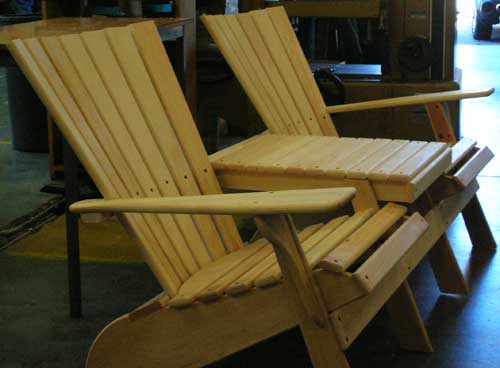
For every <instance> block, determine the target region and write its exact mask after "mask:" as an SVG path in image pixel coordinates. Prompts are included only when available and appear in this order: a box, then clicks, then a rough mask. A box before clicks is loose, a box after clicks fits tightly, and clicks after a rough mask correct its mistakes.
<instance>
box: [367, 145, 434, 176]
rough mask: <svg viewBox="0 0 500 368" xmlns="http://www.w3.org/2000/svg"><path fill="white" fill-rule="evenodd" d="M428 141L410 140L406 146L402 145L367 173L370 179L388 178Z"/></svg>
mask: <svg viewBox="0 0 500 368" xmlns="http://www.w3.org/2000/svg"><path fill="white" fill-rule="evenodd" d="M426 144H427V143H426V142H409V143H408V144H407V145H406V146H404V147H402V148H401V149H400V150H399V151H397V152H396V153H394V154H392V155H391V157H388V158H387V159H386V160H384V161H382V162H380V163H379V164H378V165H376V166H375V167H373V168H372V170H370V171H369V172H368V174H367V176H368V179H370V180H375V181H385V180H388V179H389V177H390V174H391V173H392V172H394V171H395V170H396V169H397V168H398V167H400V166H401V165H402V164H403V163H404V162H405V161H406V160H408V158H409V157H411V156H413V155H414V154H415V153H417V152H418V151H419V150H420V149H422V147H423V146H425V145H426Z"/></svg>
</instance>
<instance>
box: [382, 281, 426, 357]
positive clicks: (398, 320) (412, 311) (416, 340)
mask: <svg viewBox="0 0 500 368" xmlns="http://www.w3.org/2000/svg"><path fill="white" fill-rule="evenodd" d="M386 309H387V311H388V313H389V316H390V318H391V320H392V322H393V324H394V328H395V330H396V334H397V336H398V339H399V345H400V346H401V348H403V349H406V350H410V351H420V352H426V353H432V352H433V348H432V343H431V339H430V338H429V334H428V333H427V330H426V328H425V326H424V321H423V320H422V317H421V316H420V313H419V311H418V307H417V303H416V302H415V297H414V296H413V292H412V291H411V288H410V285H409V284H408V281H405V282H403V284H402V285H401V286H400V287H399V288H398V289H397V290H396V292H395V293H394V294H392V296H391V298H390V299H389V300H388V301H387V304H386Z"/></svg>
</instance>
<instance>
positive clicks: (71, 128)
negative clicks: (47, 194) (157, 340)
mask: <svg viewBox="0 0 500 368" xmlns="http://www.w3.org/2000/svg"><path fill="white" fill-rule="evenodd" d="M9 51H10V52H11V54H12V55H13V57H14V58H15V60H16V62H17V64H18V65H19V66H20V68H21V69H22V70H23V72H24V73H25V75H26V76H27V77H28V79H29V80H30V82H31V84H32V86H33V87H34V89H35V90H36V91H37V93H38V95H39V96H40V98H41V100H42V101H43V102H44V104H45V106H47V108H48V109H49V112H50V113H51V115H52V116H53V117H54V118H55V120H56V121H57V122H58V123H59V126H60V128H61V131H62V132H63V134H64V135H65V137H66V138H67V139H68V142H69V143H70V144H71V145H72V146H73V147H74V150H75V152H76V154H77V155H78V156H79V157H80V160H81V161H82V163H83V164H84V165H85V167H86V168H87V170H88V172H89V174H90V175H91V176H92V178H93V180H94V181H95V183H96V185H98V186H99V187H100V188H102V189H103V190H104V194H106V195H108V196H109V197H114V196H118V194H117V193H116V191H115V189H114V186H113V184H112V183H111V182H110V178H109V177H107V176H106V175H105V171H104V169H103V167H102V166H101V165H102V163H101V161H99V160H98V159H97V157H95V156H94V153H93V152H92V149H91V148H90V147H89V145H88V143H87V142H86V141H85V140H84V139H83V138H82V136H81V135H80V133H79V130H78V129H77V127H76V126H75V124H74V123H73V119H72V116H71V115H70V114H69V113H68V111H67V110H66V107H65V106H64V104H63V101H61V99H60V97H59V96H61V95H63V96H68V94H67V91H66V89H65V88H64V87H63V84H62V83H58V86H59V88H58V89H55V88H54V85H53V84H52V83H56V82H57V77H56V76H57V73H56V72H55V70H53V69H50V64H45V66H46V68H47V69H45V73H44V72H43V70H42V69H41V68H40V67H39V65H38V62H37V61H36V60H35V58H34V57H33V55H32V54H31V53H30V51H29V50H28V48H27V47H26V46H25V44H24V42H23V41H21V40H15V41H13V42H12V43H11V44H10V45H9ZM40 62H43V60H40ZM54 77H56V78H55V80H56V81H55V82H54V81H53V79H54ZM50 81H52V83H51V82H50ZM56 92H57V93H58V94H56ZM76 111H77V110H74V112H75V113H76ZM128 222H129V224H130V226H131V227H132V228H134V231H135V235H136V236H137V237H138V238H140V240H141V241H142V242H143V244H144V246H145V251H146V252H145V256H146V260H147V261H148V263H149V265H150V267H151V268H152V270H153V272H154V273H155V275H156V276H157V277H158V280H159V281H160V283H161V284H162V286H163V287H164V288H165V290H166V291H167V292H169V293H170V294H172V295H175V293H176V292H177V290H178V288H179V286H180V280H179V278H178V277H177V275H176V273H175V272H173V270H172V269H171V268H169V267H168V265H166V263H165V262H162V260H164V258H163V257H161V255H159V254H158V253H157V252H156V250H155V249H154V248H153V247H152V246H151V244H153V243H152V242H150V241H151V240H152V239H151V238H150V236H148V234H147V232H143V231H142V229H141V228H140V226H138V223H137V221H136V218H134V217H130V219H129V221H128ZM169 271H170V272H169Z"/></svg>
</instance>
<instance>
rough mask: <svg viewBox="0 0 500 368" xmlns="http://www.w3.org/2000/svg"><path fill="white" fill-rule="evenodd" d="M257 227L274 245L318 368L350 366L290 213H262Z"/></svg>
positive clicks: (310, 352)
mask: <svg viewBox="0 0 500 368" xmlns="http://www.w3.org/2000/svg"><path fill="white" fill-rule="evenodd" d="M255 222H256V224H257V227H258V229H259V231H260V232H261V234H262V235H264V236H265V237H266V238H267V239H268V240H269V241H270V242H271V243H272V244H273V247H274V251H275V253H276V256H277V258H278V262H279V264H280V267H281V270H282V272H283V276H284V278H285V280H286V282H287V284H288V288H289V290H290V296H291V297H292V298H293V299H294V304H295V307H296V311H297V316H298V317H299V321H300V322H299V323H300V328H301V330H302V334H303V335H304V340H305V342H306V345H307V348H308V351H309V355H310V357H311V360H312V362H313V365H314V367H315V368H331V367H338V368H348V367H349V363H348V362H347V359H346V357H345V354H344V352H343V351H342V350H341V348H340V345H339V343H338V341H337V338H336V334H335V332H334V328H333V325H332V323H331V321H330V318H329V315H328V311H327V309H326V306H325V303H324V300H323V297H322V296H321V292H320V290H319V288H318V286H317V284H316V282H315V280H314V277H313V274H312V270H311V268H310V267H309V265H308V263H307V260H306V257H305V255H304V252H303V249H302V246H301V244H300V241H299V239H298V238H297V232H296V230H295V226H294V225H293V222H292V219H291V218H290V216H288V215H269V216H259V217H257V218H256V219H255Z"/></svg>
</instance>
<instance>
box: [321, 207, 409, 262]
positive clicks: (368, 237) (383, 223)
mask: <svg viewBox="0 0 500 368" xmlns="http://www.w3.org/2000/svg"><path fill="white" fill-rule="evenodd" d="M406 211H407V208H406V207H403V206H399V205H397V204H394V203H389V204H387V205H386V206H385V207H384V208H383V209H381V210H380V211H378V212H377V213H376V214H375V215H374V216H373V217H371V218H370V219H369V220H368V221H367V222H365V223H364V224H363V226H361V227H360V228H359V229H358V230H357V231H356V232H354V233H353V234H352V235H351V236H350V237H349V238H347V239H345V240H344V241H343V242H342V244H340V245H339V246H338V247H336V248H335V249H334V250H333V251H332V252H331V253H330V254H329V255H328V256H327V257H325V259H323V260H322V261H321V262H320V267H321V268H324V269H327V270H329V271H332V272H344V271H346V270H347V269H348V268H349V267H350V266H351V265H352V264H353V263H354V262H355V261H356V260H357V259H358V258H359V257H360V256H361V255H362V254H363V253H364V252H365V251H366V250H368V248H369V247H371V246H372V245H373V244H374V243H375V242H376V241H377V240H378V239H379V238H380V237H381V236H382V235H383V234H384V233H385V232H387V231H388V230H389V229H390V228H391V227H392V226H393V225H394V224H395V223H396V222H397V221H398V220H399V219H401V218H402V217H403V215H404V214H405V213H406Z"/></svg>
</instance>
